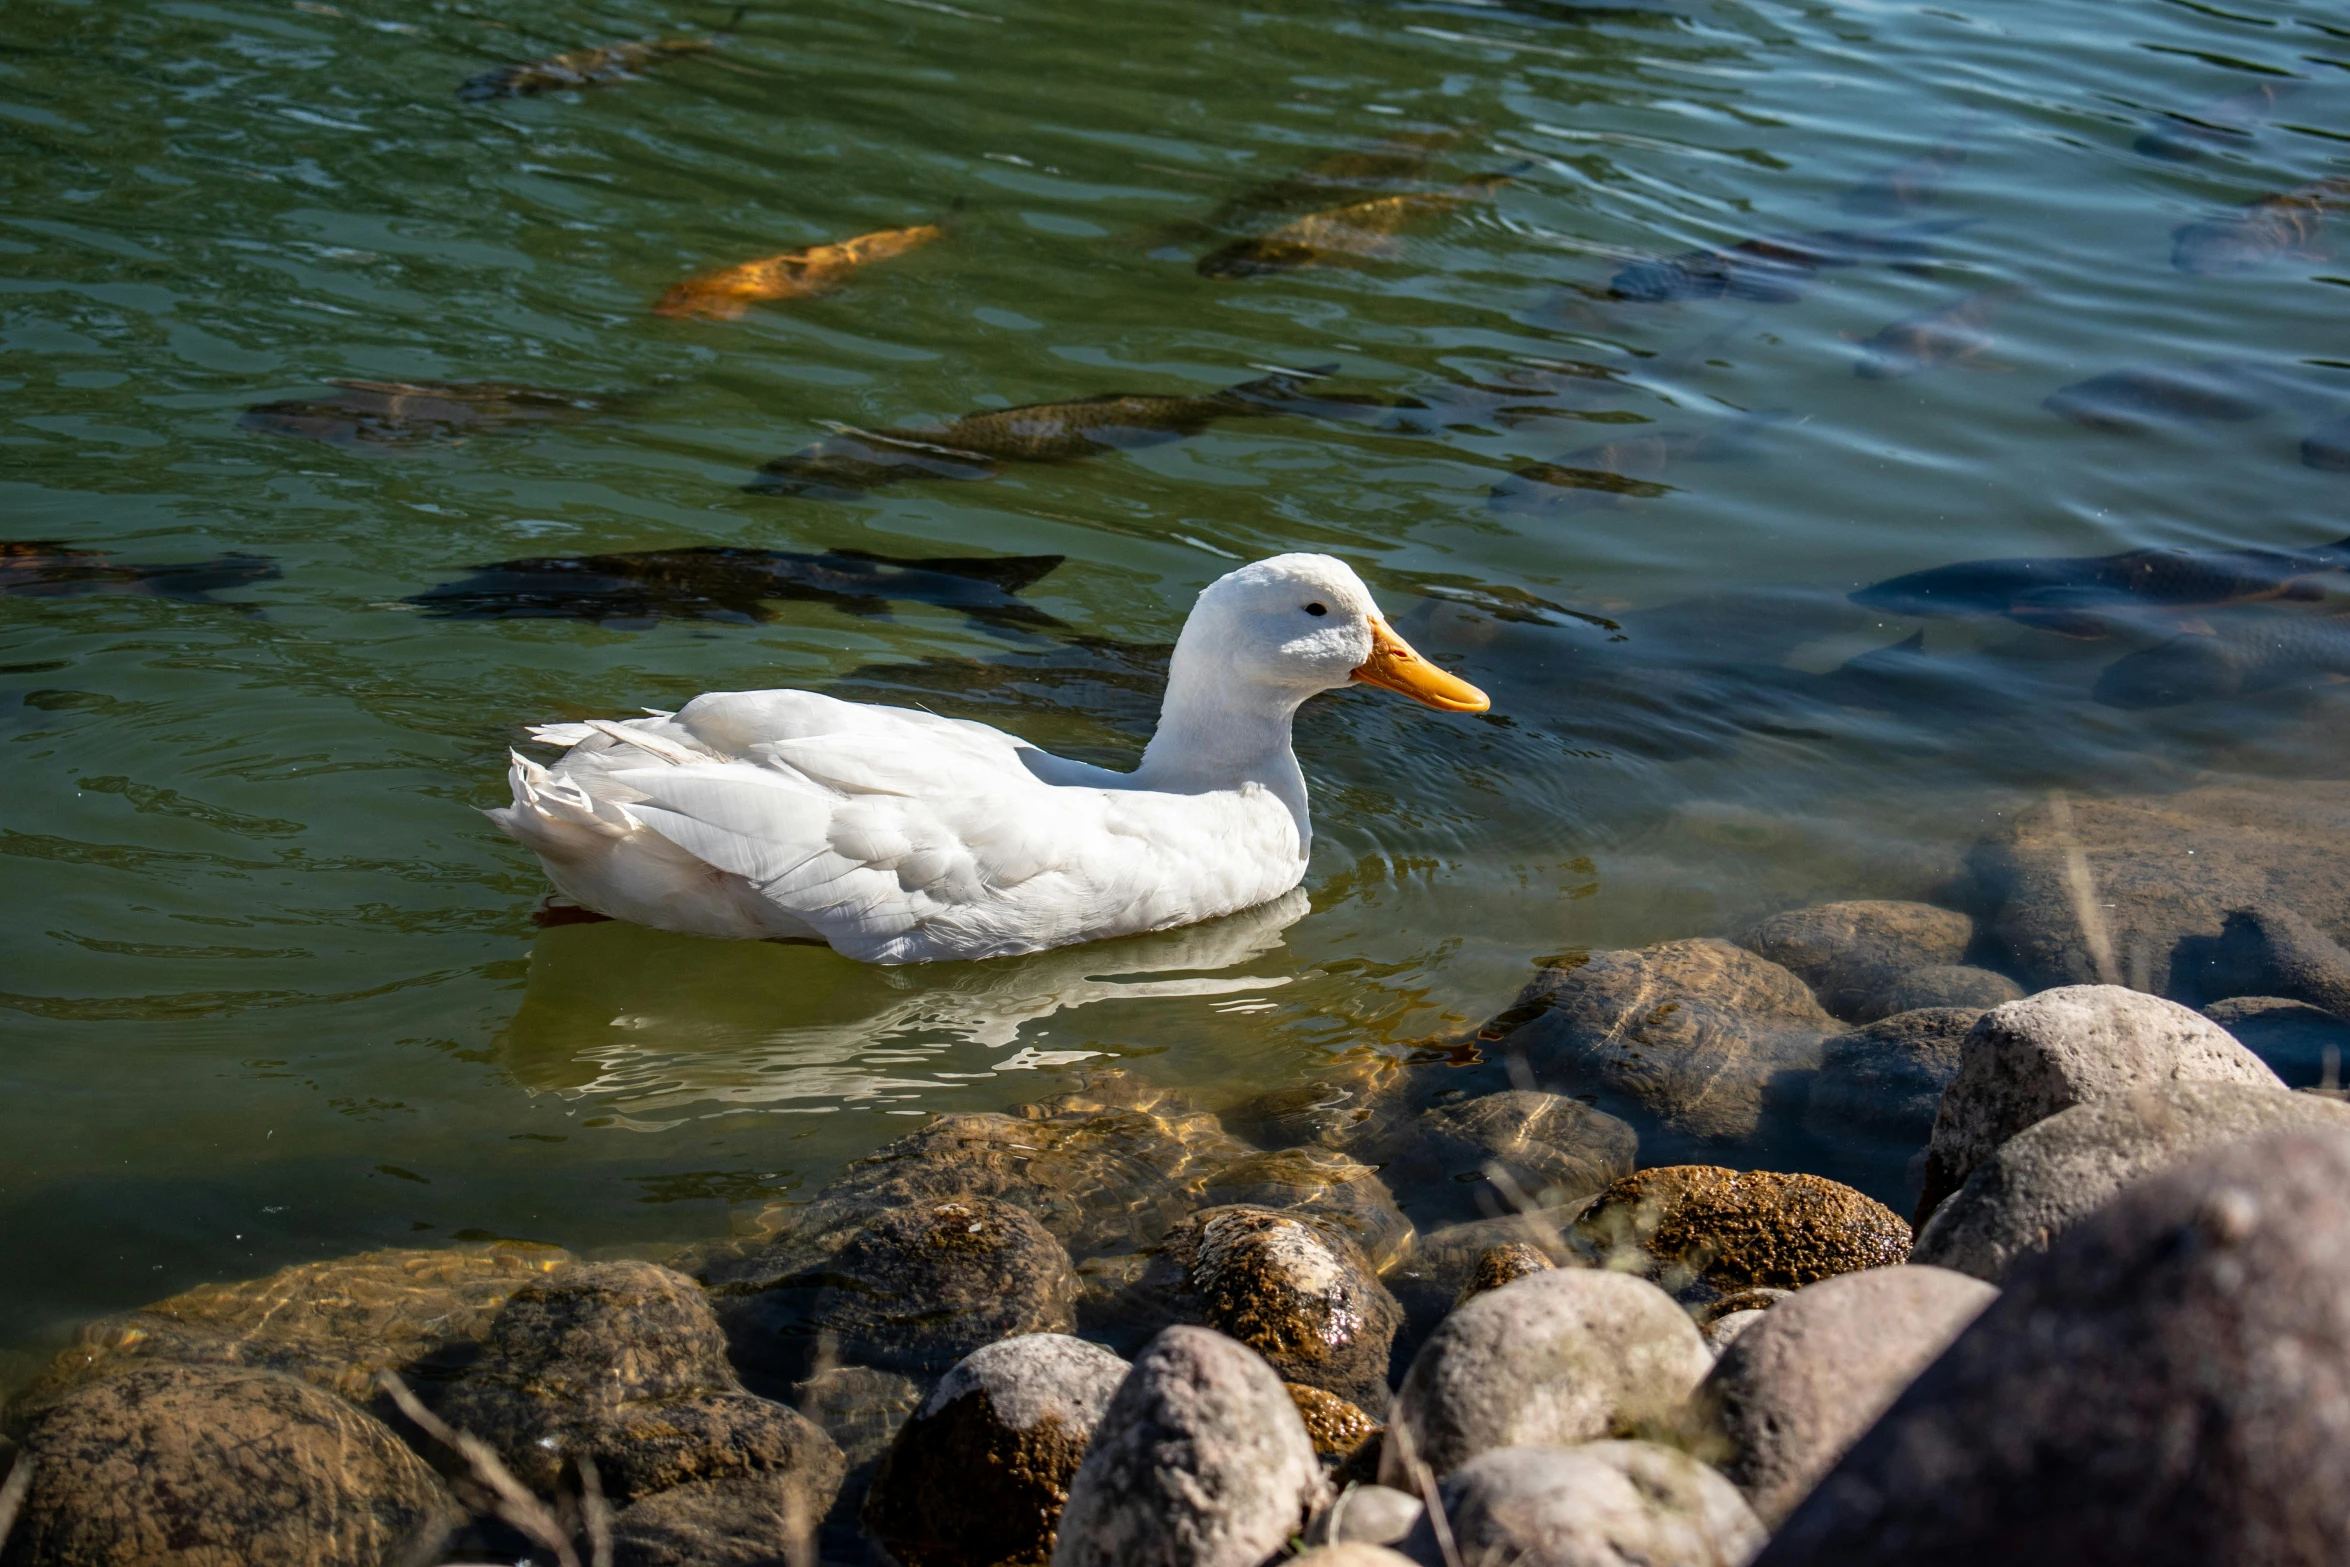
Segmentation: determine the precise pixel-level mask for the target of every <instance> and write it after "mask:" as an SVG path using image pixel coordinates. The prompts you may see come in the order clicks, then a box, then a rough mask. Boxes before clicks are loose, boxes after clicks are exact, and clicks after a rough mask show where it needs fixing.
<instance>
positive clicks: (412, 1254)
mask: <svg viewBox="0 0 2350 1567" xmlns="http://www.w3.org/2000/svg"><path fill="white" fill-rule="evenodd" d="M570 1261H571V1254H570V1253H569V1252H565V1251H560V1250H558V1249H556V1248H555V1247H552V1246H530V1245H517V1244H513V1243H509V1242H501V1243H498V1244H495V1245H487V1246H452V1247H446V1248H436V1249H432V1250H409V1249H400V1250H387V1251H370V1252H362V1253H360V1254H359V1255H357V1256H355V1257H337V1258H335V1259H333V1260H331V1261H327V1262H304V1263H297V1264H295V1265H294V1266H293V1267H290V1268H281V1269H279V1270H278V1271H277V1272H275V1273H272V1274H270V1275H269V1276H268V1277H267V1278H262V1279H247V1280H244V1281H242V1282H239V1283H235V1284H200V1285H198V1286H197V1287H196V1288H194V1289H192V1290H189V1291H188V1292H187V1293H185V1294H182V1295H174V1296H172V1297H171V1298H170V1299H169V1300H161V1301H157V1302H156V1303H155V1304H154V1305H152V1306H143V1307H141V1308H140V1309H139V1310H137V1311H132V1312H125V1313H122V1314H121V1315H118V1316H112V1317H101V1318H99V1319H98V1320H97V1321H95V1322H93V1323H90V1324H89V1325H88V1326H86V1327H84V1328H83V1329H82V1330H81V1332H80V1334H79V1335H78V1336H77V1340H76V1342H75V1343H74V1345H73V1346H72V1347H71V1348H70V1349H67V1350H65V1351H64V1352H63V1353H61V1354H60V1355H59V1356H58V1357H57V1359H56V1360H55V1362H54V1363H52V1365H51V1366H50V1368H49V1370H48V1371H47V1372H46V1373H44V1374H43V1376H42V1377H41V1379H40V1380H39V1381H38V1382H36V1383H35V1384H34V1385H33V1386H32V1387H31V1388H29V1389H27V1390H26V1391H25V1393H24V1394H23V1395H21V1396H20V1397H19V1399H18V1400H17V1402H16V1403H15V1404H14V1405H12V1406H11V1408H12V1411H20V1410H29V1409H33V1408H37V1407H40V1406H42V1405H44V1404H46V1403H49V1402H51V1401H53V1400H54V1399H56V1398H57V1397H58V1396H60V1395H61V1394H63V1393H64V1392H66V1391H67V1390H68V1389H70V1388H73V1387H76V1386H79V1385H80V1384H81V1383H83V1382H85V1381H88V1380H90V1379H91V1378H92V1377H96V1376H103V1375H106V1374H108V1373H110V1372H112V1371H114V1370H118V1369H121V1368H122V1367H124V1366H126V1365H131V1364H136V1363H138V1362H140V1361H147V1360H171V1361H180V1362H185V1363H187V1364H192V1365H216V1366H251V1367H256V1368H264V1369H268V1370H272V1371H283V1372H286V1373H287V1374H288V1375H291V1376H297V1377H300V1378H301V1379H302V1380H303V1381H305V1382H309V1383H312V1384H314V1385H316V1386H318V1387H323V1388H325V1389H327V1390H328V1391H329V1392H334V1393H340V1394H341V1395H342V1396H343V1397H345V1398H348V1399H350V1400H352V1401H353V1402H355V1403H367V1402H369V1401H370V1400H372V1399H373V1398H374V1397H375V1379H376V1377H377V1375H378V1374H379V1373H381V1372H384V1371H391V1370H399V1369H405V1368H407V1367H411V1366H414V1365H417V1364H418V1363H420V1362H430V1361H433V1360H436V1359H441V1358H447V1357H452V1356H453V1355H455V1354H456V1353H458V1352H460V1351H463V1350H468V1349H470V1348H471V1346H472V1345H474V1344H475V1343H478V1342H479V1341H480V1340H481V1338H482V1337H483V1335H485V1334H487V1333H488V1332H489V1329H490V1322H491V1320H492V1319H493V1318H495V1317H496V1316H497V1314H498V1308H499V1307H500V1306H503V1305H504V1304H505V1303H506V1298H507V1297H508V1296H509V1295H511V1294H513V1293H514V1291H515V1290H517V1289H519V1288H520V1287H521V1286H522V1285H524V1284H526V1283H529V1282H530V1281H531V1280H533V1279H537V1278H541V1277H543V1276H545V1275H546V1274H547V1273H549V1272H552V1271H553V1270H554V1269H556V1268H558V1267H561V1266H563V1265H564V1264H566V1263H568V1262H570Z"/></svg>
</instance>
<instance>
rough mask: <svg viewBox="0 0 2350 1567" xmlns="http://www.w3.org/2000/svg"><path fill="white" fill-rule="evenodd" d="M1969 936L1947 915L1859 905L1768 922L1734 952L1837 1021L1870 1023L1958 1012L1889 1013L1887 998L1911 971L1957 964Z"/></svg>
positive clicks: (1921, 907)
mask: <svg viewBox="0 0 2350 1567" xmlns="http://www.w3.org/2000/svg"><path fill="white" fill-rule="evenodd" d="M1974 936H1975V922H1974V921H1973V920H1971V919H1969V918H1967V917H1966V916H1965V915H1964V914H1960V913H1956V912H1954V911H1953V910H1950V909H1942V908H1936V907H1935V906H1934V905H1932V904H1930V903H1902V902H1895V901H1891V900H1880V899H1866V900H1857V901H1853V902H1847V903H1822V904H1818V905H1816V906H1814V907H1812V908H1808V909H1789V910H1787V911H1786V912H1785V913H1781V914H1774V915H1772V916H1770V917H1769V918H1768V919H1765V920H1762V921H1760V922H1758V923H1757V924H1756V925H1755V926H1754V927H1753V928H1752V929H1750V930H1748V931H1747V932H1746V933H1745V934H1744V935H1742V936H1740V937H1739V938H1738V945H1740V946H1742V947H1744V948H1746V949H1747V950H1748V951H1749V952H1753V953H1755V954H1757V955H1759V956H1761V957H1765V958H1768V959H1770V960H1771V961H1772V962H1773V963H1776V964H1778V965H1779V966H1780V967H1782V968H1785V969H1787V970H1788V971H1790V972H1791V973H1793V974H1794V975H1795V976H1796V977H1797V978H1798V979H1801V980H1802V981H1803V982H1804V983H1805V984H1807V985H1809V986H1810V987H1811V989H1812V993H1813V994H1814V995H1816V996H1817V997H1818V998H1819V1003H1820V1005H1821V1006H1823V1007H1825V1008H1826V1009H1827V1010H1828V1011H1829V1012H1831V1013H1833V1014H1834V1015H1836V1016H1837V1017H1840V1018H1843V1019H1845V1020H1847V1021H1849V1022H1854V1023H1871V1022H1874V1021H1876V1020H1877V1019H1878V1018H1880V1017H1885V1016H1887V1015H1889V1014H1891V1013H1894V1012H1903V1011H1908V1010H1910V1007H1914V1006H1955V1005H1963V1004H1964V1003H1962V1002H1938V1001H1920V1002H1912V1003H1910V1006H1897V1005H1894V1004H1893V1003H1892V1001H1891V999H1890V996H1889V995H1888V992H1889V991H1890V990H1891V988H1892V987H1893V986H1894V985H1895V984H1896V983H1897V982H1898V981H1899V980H1900V979H1901V978H1902V977H1904V976H1906V975H1908V974H1911V973H1913V972H1914V971H1916V970H1919V969H1930V968H1940V967H1944V966H1948V965H1952V964H1957V963H1960V962H1962V961H1963V960H1964V959H1965V957H1966V951H1967V948H1968V946H1969V945H1971V944H1972V943H1973V941H1974ZM2002 999H2005V998H2002Z"/></svg>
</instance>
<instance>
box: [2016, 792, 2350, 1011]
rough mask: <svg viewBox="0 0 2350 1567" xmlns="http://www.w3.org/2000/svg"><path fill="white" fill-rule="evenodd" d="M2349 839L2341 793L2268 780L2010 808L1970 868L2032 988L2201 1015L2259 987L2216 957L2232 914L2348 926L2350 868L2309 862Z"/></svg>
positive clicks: (2331, 860) (2345, 798)
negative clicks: (2152, 1003) (2141, 993)
mask: <svg viewBox="0 0 2350 1567" xmlns="http://www.w3.org/2000/svg"><path fill="white" fill-rule="evenodd" d="M2345 839H2350V784H2346V783H2340V782H2333V781H2319V780H2298V779H2297V780H2284V779H2269V780H2264V781H2262V782H2261V783H2259V784H2257V785H2236V784H2227V785H2216V786H2212V787H2208V788H2200V789H2186V790H2181V791H2179V792H2178V793H2175V794H2167V795H2138V796H2122V797H2116V798H2113V799H2103V800H2099V799H2053V800H2050V801H2048V802H2046V803H2044V804H2041V805H2037V806H2033V807H2030V808H2028V809H2026V810H2023V811H2019V812H2017V813H2016V814H2015V815H2014V816H2013V817H2011V818H2010V819H2009V822H2008V825H2007V826H2006V828H2005V829H2004V830H2003V831H2002V832H2001V833H2000V834H1998V835H1997V836H1996V837H1995V838H1993V839H1992V840H1990V841H1988V842H1986V843H1984V844H1982V845H1980V846H1978V848H1977V849H1976V851H1975V854H1974V856H1973V862H1974V869H1975V873H1976V877H1977V879H1978V880H1979V881H1980V882H1981V883H1982V884H1983V888H1984V891H1985V893H1986V895H1987V896H1988V897H1989V898H1990V900H1991V901H1992V902H1994V903H1995V904H1997V906H1998V910H1999V912H1998V914H1997V915H1996V916H1995V917H1994V918H1993V919H1992V921H1991V925H1990V935H1991V938H1992V940H1993V941H1994V942H1995V943H1996V944H1997V945H1998V946H2000V947H2002V948H2003V949H2004V950H2005V952H2006V954H2007V956H2008V958H2009V966H2011V967H2012V968H2013V969H2014V972H2015V973H2016V974H2017V975H2018V976H2020V977H2022V978H2024V979H2025V980H2027V981H2028V982H2029V983H2030V985H2031V986H2032V987H2033V988H2039V987H2042V986H2049V985H2076V984H2092V983H2096V982H2100V981H2103V982H2106V983H2119V984H2126V985H2129V986H2131V987H2132V988H2134V989H2138V990H2145V991H2151V992H2153V993H2155V994H2157V995H2163V996H2169V997H2171V998H2172V999H2174V1000H2179V1001H2185V1002H2188V1003H2190V1004H2194V1005H2201V1004H2202V1003H2204V1002H2206V1001H2212V1000H2217V999H2218V998H2219V997H2221V996H2224V995H2229V994H2237V993H2246V994H2249V993H2253V992H2256V991H2260V990H2264V989H2265V987H2264V986H2261V985H2259V984H2257V983H2256V982H2248V981H2247V980H2245V979H2243V978H2241V977H2239V976H2236V975H2234V974H2232V973H2229V972H2227V971H2226V965H2225V964H2224V963H2220V962H2218V961H2217V960H2218V958H2219V953H2218V950H2217V949H2218V947H2219V938H2220V935H2221V930H2222V926H2223V925H2224V923H2225V921H2226V917H2227V914H2228V913H2229V911H2231V910H2235V909H2245V908H2255V907H2259V906H2262V905H2270V906H2277V905H2281V906H2284V907H2288V908H2292V909H2296V910H2298V911H2299V912H2300V913H2301V914H2302V915H2303V916H2305V917H2306V918H2309V919H2311V920H2314V921H2315V922H2317V923H2318V924H2319V925H2321V926H2324V927H2326V928H2328V929H2332V930H2341V929H2344V928H2345V927H2346V926H2350V866H2345V865H2344V863H2343V861H2342V858H2341V857H2340V856H2339V855H2333V854H2324V853H2313V852H2311V851H2312V846H2313V845H2319V844H2329V843H2340V842H2343V841H2345ZM2215 964H2216V966H2215ZM2267 993H2269V994H2276V993H2277V992H2274V991H2268V992H2267Z"/></svg>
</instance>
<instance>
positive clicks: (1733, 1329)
mask: <svg viewBox="0 0 2350 1567" xmlns="http://www.w3.org/2000/svg"><path fill="white" fill-rule="evenodd" d="M1765 1315H1767V1313H1766V1312H1764V1311H1763V1310H1762V1308H1760V1307H1757V1306H1746V1307H1742V1308H1741V1309H1739V1310H1737V1311H1725V1312H1723V1313H1722V1314H1721V1315H1720V1316H1718V1317H1714V1318H1711V1319H1709V1320H1708V1321H1707V1322H1706V1324H1705V1325H1704V1326H1703V1327H1701V1328H1699V1329H1698V1330H1697V1331H1698V1332H1700V1333H1702V1334H1704V1335H1705V1347H1706V1348H1708V1349H1710V1350H1712V1351H1713V1352H1714V1353H1715V1354H1716V1355H1719V1354H1721V1352H1722V1351H1723V1350H1725V1349H1728V1348H1729V1347H1730V1346H1731V1345H1732V1344H1735V1343H1737V1342H1738V1338H1739V1335H1741V1334H1743V1333H1744V1332H1745V1331H1746V1330H1747V1329H1748V1328H1751V1327H1753V1326H1754V1325H1755V1324H1756V1323H1758V1322H1760V1321H1762V1319H1763V1318H1764V1316H1765Z"/></svg>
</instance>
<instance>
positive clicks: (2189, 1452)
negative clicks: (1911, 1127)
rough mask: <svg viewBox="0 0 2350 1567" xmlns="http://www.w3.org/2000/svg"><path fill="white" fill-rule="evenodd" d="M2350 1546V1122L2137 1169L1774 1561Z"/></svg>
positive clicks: (1822, 1563)
mask: <svg viewBox="0 0 2350 1567" xmlns="http://www.w3.org/2000/svg"><path fill="white" fill-rule="evenodd" d="M2346 1539H2350V1132H2341V1131H2335V1130H2331V1129H2328V1130H2326V1131H2322V1132H2319V1131H2299V1132H2289V1133H2284V1134H2274V1135H2271V1136H2268V1137H2263V1138H2259V1139H2255V1140H2253V1141H2250V1142H2243V1143H2235V1144H2231V1145H2228V1146H2227V1147H2224V1148H2221V1149H2218V1150H2216V1151H2213V1152H2208V1153H2205V1154H2203V1155H2199V1156H2197V1157H2196V1158H2194V1159H2193V1160H2191V1161H2189V1162H2187V1163H2184V1164H2181V1165H2178V1166H2175V1167H2173V1168H2171V1169H2168V1170H2164V1171H2160V1172H2157V1173H2156V1174H2154V1175H2150V1176H2148V1177H2146V1178H2145V1179H2143V1180H2140V1181H2138V1182H2136V1183H2135V1184H2133V1185H2131V1186H2130V1187H2128V1188H2127V1189H2126V1190H2124V1191H2123V1192H2121V1193H2120V1194H2119V1195H2118V1196H2116V1197H2115V1198H2114V1199H2113V1201H2111V1202H2110V1203H2108V1204H2107V1205H2106V1206H2105V1207H2104V1208H2103V1209H2101V1210H2099V1211H2098V1212H2097V1213H2095V1214H2092V1215H2091V1216H2089V1217H2088V1218H2086V1219H2084V1220H2082V1221H2081V1222H2080V1223H2078V1224H2076V1225H2074V1226H2073V1228H2072V1229H2071V1230H2069V1231H2067V1232H2066V1233H2065V1234H2064V1235H2063V1236H2061V1237H2059V1238H2058V1240H2057V1242H2056V1244H2055V1245H2054V1246H2052V1247H2051V1248H2050V1249H2049V1250H2048V1252H2047V1253H2046V1254H2045V1255H2043V1256H2040V1257H2036V1258H2031V1259H2027V1260H2025V1261H2023V1262H2021V1263H2019V1264H2018V1265H2017V1266H2016V1267H2015V1268H2014V1269H2013V1270H2012V1271H2011V1272H2010V1273H2009V1274H2008V1277H2007V1284H2006V1288H2005V1289H2004V1290H2003V1291H2002V1293H2001V1295H2000V1298H1999V1300H1998V1301H1997V1302H1996V1303H1995V1304H1993V1305H1992V1307H1991V1308H1990V1309H1989V1310H1988V1311H1986V1312H1984V1313H1983V1315H1982V1316H1981V1317H1979V1318H1977V1319H1976V1321H1975V1323H1974V1325H1973V1326H1972V1327H1970V1328H1968V1329H1967V1331H1966V1332H1965V1333H1963V1334H1961V1335H1960V1336H1959V1338H1958V1341H1957V1342H1956V1343H1954V1344H1952V1345H1951V1347H1950V1348H1949V1349H1948V1350H1947V1351H1945V1352H1944V1353H1943V1355H1942V1357H1941V1358H1940V1359H1939V1360H1937V1361H1935V1362H1934V1364H1933V1365H1932V1366H1931V1367H1929V1368H1928V1369H1927V1370H1926V1372H1925V1374H1924V1375H1922V1376H1921V1377H1919V1378H1918V1380H1917V1381H1916V1382H1914V1383H1912V1384H1911V1385H1910V1388H1909V1391H1908V1392H1906V1393H1904V1394H1903V1395H1902V1396H1901V1398H1900V1399H1899V1400H1898V1401H1896V1402H1895V1404H1894V1405H1893V1407H1892V1409H1890V1410H1889V1411H1887V1412H1886V1414H1885V1416H1884V1417H1883V1418H1882V1419H1880V1420H1879V1421H1878V1422H1877V1424H1876V1425H1875V1426H1874V1427H1872V1428H1871V1429H1870V1430H1869V1432H1868V1434H1867V1435H1865V1436H1863V1437H1862V1438H1861V1440H1860V1441H1859V1443H1858V1444H1857V1445H1856V1446H1855V1447H1854V1448H1853V1450H1852V1451H1851V1452H1850V1453H1849V1454H1847V1455H1846V1456H1845V1458H1844V1460H1843V1462H1842V1463H1840V1464H1838V1465H1837V1467H1836V1468H1835V1469H1834V1470H1833V1471H1832V1472H1831V1473H1830V1474H1829V1475H1828V1477H1827V1478H1826V1479H1825V1480H1824V1481H1822V1482H1821V1484H1820V1486H1819V1487H1818V1488H1817V1489H1816V1490H1814V1491H1813V1492H1812V1494H1811V1497H1810V1499H1809V1500H1807V1501H1806V1502H1805V1503H1804V1504H1803V1505H1802V1506H1801V1507H1799V1508H1797V1509H1796V1510H1795V1512H1794V1514H1793V1515H1792V1516H1790V1517H1789V1518H1788V1520H1787V1522H1786V1524H1785V1525H1784V1526H1783V1527H1782V1528H1781V1529H1780V1531H1779V1533H1778V1536H1777V1537H1776V1538H1775V1539H1774V1540H1773V1541H1772V1543H1771V1545H1770V1547H1769V1549H1768V1550H1767V1551H1766V1553H1765V1554H1764V1556H1763V1558H1762V1560H1763V1561H1764V1562H1766V1563H1769V1564H1770V1567H1798V1564H1803V1567H1811V1564H1817V1567H1829V1564H1833V1567H1879V1564H1883V1567H1892V1564H1895V1563H1898V1564H1900V1567H1940V1564H1951V1567H1957V1564H1961V1563H1965V1564H1975V1563H1982V1562H2000V1563H2003V1564H2014V1567H2056V1564H2060V1563H2062V1564H2067V1567H2069V1564H2073V1563H2079V1562H2133V1563H2140V1564H2144V1567H2174V1564H2176V1567H2187V1564H2190V1563H2192V1564H2198V1567H2200V1564H2205V1563H2213V1562H2230V1563H2303V1562H2307V1563H2318V1562H2332V1561H2337V1560H2339V1559H2340V1557H2341V1554H2342V1542H2343V1541H2344V1540H2346Z"/></svg>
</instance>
